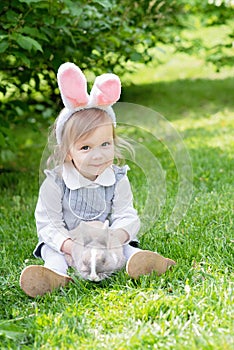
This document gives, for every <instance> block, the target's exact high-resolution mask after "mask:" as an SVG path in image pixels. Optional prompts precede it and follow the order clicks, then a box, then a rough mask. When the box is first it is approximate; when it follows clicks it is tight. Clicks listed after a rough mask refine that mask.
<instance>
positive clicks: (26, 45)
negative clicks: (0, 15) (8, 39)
mask: <svg viewBox="0 0 234 350" xmlns="http://www.w3.org/2000/svg"><path fill="white" fill-rule="evenodd" d="M12 38H13V40H15V41H17V43H18V44H19V46H20V47H22V48H23V49H25V50H28V51H31V50H32V49H35V51H41V52H43V50H42V47H41V45H40V44H39V42H38V41H36V40H35V39H33V38H30V37H29V36H25V35H21V34H18V33H17V34H13V35H12Z"/></svg>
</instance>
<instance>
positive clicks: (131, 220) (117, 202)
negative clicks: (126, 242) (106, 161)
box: [110, 175, 140, 240]
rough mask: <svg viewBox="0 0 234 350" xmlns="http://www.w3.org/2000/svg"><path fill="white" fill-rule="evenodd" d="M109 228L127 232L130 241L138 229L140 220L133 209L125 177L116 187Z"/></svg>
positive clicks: (128, 184)
mask: <svg viewBox="0 0 234 350" xmlns="http://www.w3.org/2000/svg"><path fill="white" fill-rule="evenodd" d="M110 226H111V228H112V229H117V228H121V229H124V230H125V231H127V232H128V234H129V236H130V240H134V239H136V235H137V233H138V231H139V229H140V220H139V217H138V215H137V211H136V210H135V209H134V207H133V195H132V190H131V186H130V183H129V180H128V177H127V175H125V176H124V177H123V178H122V179H121V180H120V181H119V182H118V183H117V185H116V189H115V193H114V199H113V205H112V213H111V216H110Z"/></svg>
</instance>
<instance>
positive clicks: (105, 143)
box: [102, 142, 110, 147]
mask: <svg viewBox="0 0 234 350" xmlns="http://www.w3.org/2000/svg"><path fill="white" fill-rule="evenodd" d="M106 146H110V142H103V144H102V147H106Z"/></svg>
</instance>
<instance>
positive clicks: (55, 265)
mask: <svg viewBox="0 0 234 350" xmlns="http://www.w3.org/2000/svg"><path fill="white" fill-rule="evenodd" d="M41 257H42V259H43V260H44V262H45V264H44V266H45V267H47V268H48V269H50V270H53V271H55V272H58V273H62V274H64V275H66V273H67V269H68V264H67V262H66V260H65V257H64V255H63V254H59V253H58V252H56V251H55V250H53V249H51V248H50V247H48V245H46V244H44V245H43V247H42V248H41Z"/></svg>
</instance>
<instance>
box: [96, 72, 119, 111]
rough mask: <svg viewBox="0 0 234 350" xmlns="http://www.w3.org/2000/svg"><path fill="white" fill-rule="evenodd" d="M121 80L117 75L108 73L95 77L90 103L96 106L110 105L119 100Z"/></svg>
mask: <svg viewBox="0 0 234 350" xmlns="http://www.w3.org/2000/svg"><path fill="white" fill-rule="evenodd" d="M120 93H121V82H120V79H119V77H118V76H117V75H115V74H111V73H106V74H102V75H100V76H98V77H97V78H96V79H95V82H94V85H93V88H92V91H91V93H90V104H91V105H96V106H108V105H112V104H113V103H115V102H117V101H118V99H119V98H120Z"/></svg>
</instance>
